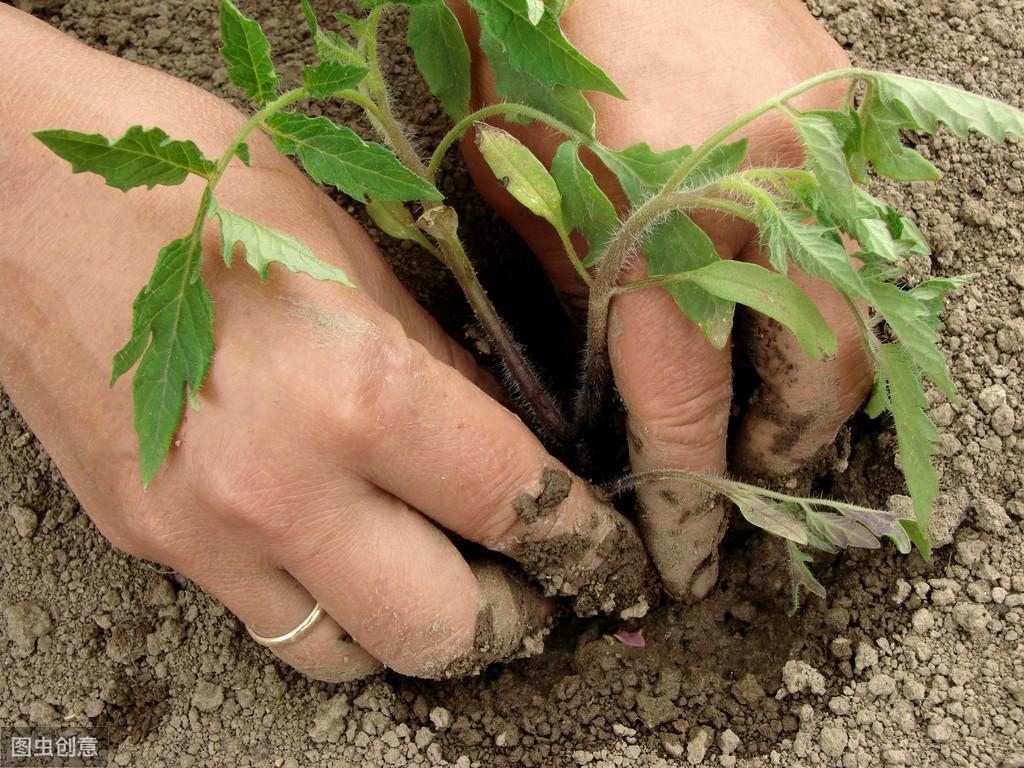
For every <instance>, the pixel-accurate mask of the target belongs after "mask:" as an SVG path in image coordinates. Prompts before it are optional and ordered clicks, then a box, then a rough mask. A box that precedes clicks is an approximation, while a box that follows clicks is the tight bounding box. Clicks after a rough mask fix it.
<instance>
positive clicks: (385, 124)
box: [352, 8, 589, 446]
mask: <svg viewBox="0 0 1024 768" xmlns="http://www.w3.org/2000/svg"><path fill="white" fill-rule="evenodd" d="M380 10H381V9H380V8H375V9H374V10H373V11H372V12H371V13H370V16H369V17H368V19H367V31H366V35H365V43H366V59H367V65H368V66H369V70H370V71H369V73H368V74H367V81H368V84H367V90H368V91H369V94H368V95H367V94H359V93H356V94H355V95H356V96H358V97H361V98H354V99H352V100H353V101H354V102H355V103H357V104H359V105H360V106H362V107H363V108H364V110H366V112H367V113H368V114H369V116H370V117H371V118H372V119H373V120H374V121H375V123H376V125H377V126H378V127H379V129H380V130H381V132H382V134H383V136H384V140H385V141H386V142H387V143H388V144H389V145H390V146H391V149H392V150H394V152H395V154H396V155H397V156H398V159H399V160H401V162H402V164H403V165H405V166H406V167H407V168H409V170H411V171H413V172H414V173H416V174H417V175H419V176H421V177H422V178H424V179H427V180H428V181H430V182H431V183H433V179H434V177H435V175H436V167H435V168H434V170H433V171H431V170H430V169H429V168H428V166H426V165H425V164H424V163H423V160H422V159H421V158H420V155H419V153H418V152H417V151H416V148H415V147H414V146H413V143H412V141H411V140H410V139H409V134H408V132H407V130H406V129H405V128H404V126H403V125H402V124H401V122H399V120H398V119H397V118H396V117H395V114H394V110H393V109H392V106H391V99H390V96H389V94H388V90H387V83H386V81H385V79H384V75H383V71H382V69H381V66H380V61H379V58H378V55H377V28H378V25H379V22H380ZM538 114H540V113H538ZM463 122H465V121H463ZM463 130H465V129H463ZM449 146H450V143H449ZM435 158H438V153H437V152H435V153H434V158H432V159H431V163H433V162H434V159H435ZM437 162H438V164H439V163H440V160H439V159H438V160H437ZM421 205H422V206H423V209H424V211H426V212H429V211H431V210H432V209H436V208H439V207H440V205H441V204H440V203H437V202H434V201H421ZM431 236H432V237H433V238H434V240H435V241H436V242H437V249H436V252H435V255H437V256H438V257H439V258H440V259H441V261H442V263H444V265H445V266H446V267H447V268H448V269H449V270H450V271H451V273H452V274H453V275H454V277H455V279H456V281H457V282H458V284H459V287H460V288H461V289H462V293H463V294H464V295H465V297H466V301H467V302H468V303H469V306H470V308H471V309H472V310H473V314H474V315H475V316H476V318H477V320H478V321H479V322H480V325H481V326H482V327H483V329H484V332H485V333H486V335H487V338H488V340H489V341H490V342H491V344H492V345H493V346H494V349H495V351H496V352H497V354H498V355H499V356H500V357H501V359H502V361H503V362H504V364H505V368H506V369H507V371H508V374H509V377H510V378H511V379H512V382H513V383H514V385H515V389H516V390H518V392H519V394H520V395H521V396H522V398H523V399H524V400H525V401H526V404H527V405H528V407H529V409H530V410H531V411H532V413H533V414H534V416H535V417H536V421H537V426H538V427H539V429H541V430H542V431H543V432H545V433H546V434H548V435H550V436H551V437H552V439H553V440H554V441H555V442H556V443H557V444H558V445H559V446H564V445H566V444H567V443H568V441H569V427H568V424H567V423H566V420H565V416H564V415H563V414H562V411H561V409H560V408H559V406H558V404H557V403H556V402H555V400H554V398H553V397H552V396H551V394H550V393H549V392H548V391H547V389H546V388H545V387H544V385H543V384H542V383H541V381H540V377H539V376H538V375H537V372H536V371H535V370H534V368H533V366H532V365H530V362H529V361H528V360H527V359H526V357H525V356H524V355H523V351H522V349H521V348H520V346H519V345H518V344H517V343H516V341H515V339H514V338H513V337H512V334H511V332H510V331H509V329H508V327H507V326H506V325H505V323H504V322H503V321H502V319H501V317H500V316H499V315H498V312H497V310H496V309H495V308H494V305H493V304H492V303H491V301H490V299H489V298H488V297H487V292H486V291H485V290H484V287H483V284H482V283H481V282H480V278H479V276H478V275H477V273H476V270H475V269H474V268H473V263H472V262H471V261H470V259H469V256H468V255H467V254H466V251H465V248H464V247H463V245H462V242H461V241H460V240H459V237H458V233H457V232H454V231H448V230H447V229H446V228H444V227H439V228H437V229H436V230H433V231H431ZM584 272H585V270H584ZM587 277H588V279H589V275H588V276H587Z"/></svg>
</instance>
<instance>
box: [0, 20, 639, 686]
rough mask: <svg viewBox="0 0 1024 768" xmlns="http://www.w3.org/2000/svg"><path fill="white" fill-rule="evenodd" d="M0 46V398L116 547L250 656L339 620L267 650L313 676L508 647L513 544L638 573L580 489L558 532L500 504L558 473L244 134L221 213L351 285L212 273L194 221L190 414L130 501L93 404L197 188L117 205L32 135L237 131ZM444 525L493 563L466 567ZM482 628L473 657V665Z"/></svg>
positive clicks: (380, 264) (34, 35)
mask: <svg viewBox="0 0 1024 768" xmlns="http://www.w3.org/2000/svg"><path fill="white" fill-rule="evenodd" d="M0 46H2V47H3V49H4V50H5V51H7V58H6V61H5V66H4V67H3V69H2V71H0V106H2V113H3V115H4V120H3V121H2V123H0V200H2V201H3V202H2V203H0V231H3V233H4V243H3V246H2V247H0V381H2V383H3V386H4V388H5V390H6V391H7V392H8V394H9V395H10V397H11V398H12V400H13V401H14V403H15V405H16V406H17V407H18V409H19V411H20V412H21V413H22V414H23V416H24V417H25V418H26V420H27V421H28V423H29V424H30V426H31V427H32V429H33V431H34V432H35V434H36V435H37V436H38V437H39V439H40V440H41V441H42V443H43V445H44V446H45V447H46V449H47V450H48V451H49V453H50V455H51V456H52V457H53V458H54V460H55V461H56V462H57V465H58V466H59V467H60V469H61V471H62V472H63V474H64V477H65V478H66V480H67V481H68V483H69V485H70V487H71V488H72V490H73V491H74V492H75V494H76V496H77V497H78V498H79V500H80V501H81V503H82V505H83V507H84V509H85V510H86V512H87V513H88V514H89V516H90V517H91V518H92V520H93V521H94V522H95V523H96V525H97V527H98V528H99V529H100V531H101V532H102V533H103V534H104V535H105V536H106V537H107V538H109V539H110V540H111V541H112V542H113V543H114V544H115V545H117V546H118V547H120V548H121V549H123V550H125V551H127V552H129V553H131V554H133V555H136V556H139V557H143V558H147V559H150V560H155V561H158V562H161V563H164V564H166V565H169V566H171V567H173V568H175V569H176V570H178V571H180V572H181V573H183V574H185V575H187V576H188V577H190V578H191V579H193V580H194V581H196V582H197V583H198V584H200V585H201V586H203V587H204V588H206V589H207V590H208V591H209V592H210V593H212V594H213V595H214V596H215V597H216V598H218V599H219V600H221V601H222V602H223V603H224V604H225V605H226V606H227V607H228V608H229V609H230V610H231V611H232V612H233V613H234V614H235V615H237V616H238V617H239V618H240V619H241V620H242V621H244V622H246V623H247V624H249V625H250V626H252V627H253V628H254V629H255V630H256V631H257V632H259V633H260V634H262V635H265V636H266V635H271V636H272V635H277V634H281V633H283V632H286V631H287V630H289V629H291V628H293V627H295V626H296V625H298V624H299V622H300V621H301V620H302V619H303V618H304V617H305V616H306V615H307V614H308V613H309V611H310V609H311V607H312V606H313V603H314V599H316V600H318V601H319V602H320V603H321V605H322V606H323V607H324V608H325V610H326V612H327V613H328V615H329V617H330V618H329V619H328V620H324V621H322V622H320V623H319V624H318V625H317V627H316V629H315V630H314V632H313V633H312V634H311V635H309V636H307V637H306V638H305V639H303V640H302V641H300V642H298V643H296V644H294V645H290V646H286V647H281V648H279V649H278V651H277V652H278V654H279V655H280V657H281V658H282V659H284V660H285V661H286V662H288V663H289V664H291V665H292V666H294V667H296V668H297V669H299V670H301V671H303V672H305V673H307V674H309V675H311V676H313V677H317V678H321V679H324V680H330V681H337V680H345V679H351V678H355V677H359V676H361V675H364V674H367V673H369V672H371V671H373V670H375V669H377V668H378V667H379V666H380V664H381V663H383V664H385V665H387V666H388V667H390V668H392V669H395V670H397V671H399V672H402V673H405V674H409V675H419V676H425V677H439V676H444V675H447V674H459V673H463V672H466V671H470V670H472V669H474V668H476V667H477V666H480V665H482V664H485V663H487V662H489V661H492V660H497V659H503V658H506V657H508V656H509V655H510V654H511V653H513V652H514V651H517V650H518V649H519V647H520V645H521V641H522V639H523V637H524V636H525V635H528V634H530V633H532V632H535V631H536V630H537V629H538V628H539V626H540V625H541V624H542V623H543V621H544V618H545V616H546V615H547V614H548V613H550V610H551V605H550V603H549V602H548V601H546V600H544V599H543V598H542V596H541V594H540V591H539V590H538V589H537V588H536V587H535V586H531V585H530V584H528V583H527V582H526V580H525V579H524V577H523V576H522V575H521V572H518V571H514V570H513V569H512V568H510V567H507V566H505V565H502V564H501V563H502V562H504V563H508V564H511V562H512V559H515V558H522V556H523V551H522V550H523V547H524V545H523V543H522V542H523V541H524V540H526V539H544V538H547V537H551V536H557V535H560V534H564V533H567V532H570V531H574V530H576V529H579V530H581V531H582V532H583V533H582V534H581V535H580V539H581V541H582V547H581V549H580V551H579V553H578V556H577V558H576V559H575V560H574V561H573V562H572V564H571V567H572V572H571V573H570V574H568V575H567V576H566V579H565V585H564V587H563V591H569V592H572V591H579V592H580V593H586V592H587V590H588V589H592V588H596V587H594V585H593V576H594V573H595V572H599V571H600V569H601V567H602V565H603V563H602V561H601V558H600V557H599V556H598V554H597V553H598V550H599V548H600V546H601V545H602V542H603V541H604V540H605V538H606V537H607V536H609V535H614V536H617V537H621V536H622V535H626V536H627V537H628V536H632V537H633V540H635V541H636V546H635V550H636V552H638V553H640V554H639V556H637V557H635V558H634V559H633V560H632V562H630V563H628V564H626V565H625V570H631V571H635V572H637V573H638V574H639V573H642V572H643V571H644V569H645V567H646V565H645V559H644V556H643V555H642V547H641V546H640V544H639V541H638V540H637V539H636V534H635V532H633V529H632V528H631V527H630V526H629V524H628V523H627V522H626V521H625V520H624V519H623V518H622V517H621V516H620V515H619V514H618V513H617V512H616V511H615V510H614V509H612V508H611V507H610V506H607V505H606V504H604V503H602V502H600V501H597V500H596V499H595V497H594V495H592V493H591V492H590V490H589V489H588V488H587V486H586V484H585V483H584V482H583V481H581V480H579V479H578V478H574V479H573V482H572V484H571V488H570V492H569V494H568V497H567V498H566V499H565V500H564V501H563V502H562V503H561V504H560V505H559V506H558V508H557V510H555V511H554V512H553V513H552V514H550V515H548V516H547V517H545V518H543V519H541V520H538V521H537V522H535V523H533V524H532V525H528V524H526V523H525V522H524V521H522V520H520V518H519V517H518V516H517V514H516V512H515V510H514V504H515V502H516V500H517V499H518V498H519V497H520V496H521V495H522V494H524V493H525V494H529V495H531V496H537V495H538V494H539V493H540V491H541V489H542V485H541V483H542V477H543V474H544V470H545V469H549V470H556V471H563V472H564V471H565V468H564V467H563V466H562V465H561V464H559V463H558V462H557V461H556V460H554V459H553V458H552V457H550V456H549V455H548V454H547V453H546V452H545V450H544V449H543V447H542V446H541V444H540V442H539V441H538V440H537V438H536V437H535V436H534V435H533V434H532V433H531V432H530V430H529V429H528V428H527V427H526V426H525V425H524V424H523V423H522V422H521V421H520V420H519V419H518V418H517V417H516V416H515V415H513V414H512V413H511V412H509V411H508V410H506V409H505V408H504V407H503V406H502V405H500V404H499V403H498V401H497V400H495V399H494V398H493V397H492V396H491V395H492V394H493V393H496V392H497V388H496V387H495V385H494V383H493V381H492V380H491V379H490V378H489V377H488V376H486V375H485V374H483V373H481V371H480V370H479V369H478V368H477V367H476V366H475V365H474V363H473V361H472V359H471V358H470V356H469V355H468V354H467V353H466V352H465V351H464V350H463V349H462V348H460V347H459V346H458V345H457V344H455V343H454V342H453V341H452V340H451V339H449V338H448V337H447V336H445V335H444V333H443V332H442V331H441V330H440V328H439V327H438V326H437V324H436V323H435V322H434V321H433V320H432V319H431V318H430V317H429V316H428V315H427V314H426V313H425V312H424V311H423V310H422V308H420V307H419V306H418V305H417V304H416V303H415V301H414V300H413V299H412V298H411V297H410V296H409V294H408V293H407V292H406V291H405V290H404V289H403V288H402V286H401V285H400V284H399V283H398V281H397V280H396V279H395V277H394V275H393V274H392V273H391V271H390V270H389V269H388V267H387V266H386V264H385V263H384V261H383V259H382V258H381V256H380V254H379V253H378V251H377V250H376V248H375V247H374V246H373V244H372V242H371V241H370V239H369V237H368V236H367V234H366V233H365V232H364V231H363V230H362V228H361V227H360V226H359V225H358V224H357V223H356V222H355V221H354V220H353V219H352V218H350V217H349V216H347V215H346V214H345V213H344V211H342V209H341V208H339V207H338V206H337V205H336V204H334V203H333V202H332V201H331V200H330V199H329V198H328V197H327V196H326V195H324V194H323V193H321V192H320V191H319V190H318V189H317V188H316V187H315V185H313V184H312V183H311V182H310V181H309V180H308V179H307V178H306V177H305V176H304V175H303V174H302V173H301V172H300V171H298V170H297V169H296V167H295V166H294V165H293V164H292V163H291V162H290V161H289V160H288V159H287V158H285V157H283V156H281V155H279V154H278V153H277V152H276V151H275V150H274V149H273V147H272V145H271V143H270V142H269V140H268V139H266V138H265V137H261V136H254V137H252V139H251V141H250V147H251V151H252V159H253V163H252V168H246V167H244V166H242V165H241V164H240V163H236V164H235V165H233V166H232V168H231V169H230V170H229V172H228V173H227V174H226V176H225V179H224V181H223V182H222V184H221V185H220V186H219V187H218V189H217V198H218V201H219V203H220V204H221V205H223V206H224V207H226V208H229V209H232V210H235V211H238V212H239V213H241V214H243V215H245V216H248V217H250V218H252V219H255V220H257V221H259V222H261V223H263V224H265V225H268V226H271V227H275V228H278V229H280V230H283V231H285V232H288V233H289V234H292V235H294V236H296V237H297V238H298V239H299V240H301V241H302V242H303V243H305V244H307V245H308V246H310V247H311V248H312V249H313V251H314V252H315V253H317V254H318V255H319V256H320V257H321V258H323V259H325V260H328V261H331V262H333V263H336V264H338V265H340V266H342V267H343V268H344V269H345V270H346V272H347V273H348V275H349V276H350V277H351V279H352V280H353V282H355V284H356V285H357V286H358V288H357V289H349V288H345V287H342V286H339V285H337V284H333V283H317V282H315V281H312V280H310V279H308V278H305V277H303V276H296V275H292V274H291V273H288V272H285V271H284V270H278V269H273V270H271V274H270V280H269V284H268V285H266V286H264V285H261V284H260V282H259V280H258V278H257V276H256V275H255V273H254V272H253V271H252V270H251V269H249V268H248V267H247V266H245V265H244V264H243V263H242V260H241V259H240V258H236V260H235V264H236V266H235V267H233V268H231V269H228V268H226V267H225V265H224V263H223V260H222V259H220V255H219V253H218V250H219V238H218V237H217V235H216V232H215V230H214V228H213V226H212V225H209V226H207V228H206V230H205V231H204V236H203V237H204V250H205V261H204V277H205V279H206V281H207V284H208V287H209V290H210V293H211V294H212V297H213V303H214V308H215V313H216V335H217V342H218V351H217V353H216V356H215V357H216V359H215V361H214V364H213V366H212V368H211V373H210V375H209V376H208V380H207V382H206V383H205V384H204V386H203V388H202V390H201V391H200V392H199V397H198V399H199V403H200V407H201V411H200V412H199V413H194V412H192V411H191V410H187V411H186V415H185V418H184V422H183V424H182V427H181V429H180V432H179V434H178V436H177V439H176V441H175V446H174V448H173V449H172V451H171V455H170V457H169V459H168V461H167V462H166V463H165V465H164V467H163V468H162V469H161V470H160V472H159V473H158V474H157V476H156V477H155V478H154V480H153V482H152V484H151V485H150V487H149V489H148V490H144V489H143V486H142V482H141V478H140V474H139V469H138V447H137V443H136V438H135V435H134V430H133V426H132V421H131V413H132V404H131V388H130V386H129V385H128V381H127V379H125V380H124V381H123V382H121V383H119V384H118V385H117V386H115V387H114V388H113V389H109V388H108V386H107V381H108V379H109V372H110V359H111V356H112V354H113V353H114V352H115V351H116V350H117V349H118V348H119V347H120V345H121V344H122V343H123V342H124V340H125V339H127V338H128V334H129V325H130V312H129V307H130V306H131V303H132V300H133V298H134V296H135V294H136V292H137V291H138V290H139V288H140V287H141V286H142V285H143V284H144V283H145V281H146V280H147V278H148V274H149V271H150V270H151V268H152V265H153V261H154V259H155V256H156V254H157V252H158V251H159V249H160V248H161V247H162V246H164V245H166V244H167V243H169V242H170V241H172V240H173V239H175V238H177V237H180V236H182V234H183V233H186V232H188V231H189V229H190V228H191V226H192V220H193V218H194V216H195V210H196V205H197V203H198V200H199V197H200V193H201V183H200V182H199V181H198V180H196V179H192V180H189V181H187V182H186V183H184V184H182V185H181V186H177V187H157V188H155V189H154V190H152V191H146V190H145V189H143V188H139V189H135V190H132V191H130V192H128V193H122V192H120V191H118V190H115V189H112V188H110V187H107V186H105V185H104V184H103V181H102V179H100V178H99V177H97V176H93V175H90V174H82V175H72V174H71V173H69V169H68V166H67V164H66V163H65V162H64V161H62V160H60V159H59V158H57V157H55V156H54V155H52V154H51V153H50V152H49V151H48V150H47V149H46V148H45V147H44V146H43V145H42V144H41V143H39V142H38V141H36V140H35V139H34V138H33V137H32V136H31V132H32V131H34V130H40V129H47V128H58V127H61V128H70V129H73V130H80V131H84V132H96V133H102V134H105V135H111V136H114V135H120V134H121V133H123V132H124V131H125V130H126V129H127V128H128V127H129V126H130V125H132V124H135V123H141V124H143V125H146V126H154V125H159V126H161V127H162V128H164V129H165V130H166V131H167V132H168V133H169V134H170V135H172V136H175V137H181V138H191V139H193V140H195V141H196V142H197V144H198V145H199V146H200V148H201V149H203V150H204V152H205V153H206V154H207V155H208V156H211V157H216V156H219V155H220V153H221V152H223V151H224V150H225V148H226V147H227V146H228V144H229V143H230V141H231V138H232V137H233V136H234V135H235V133H236V132H237V131H238V129H239V128H240V127H241V125H242V124H243V122H244V117H243V116H242V115H241V114H240V113H239V112H237V111H236V110H234V109H233V108H231V107H230V106H228V105H227V104H225V103H224V102H222V101H220V100H218V99H216V98H214V97H213V96H211V95H209V94H206V93H205V92H203V91H201V90H200V89H197V88H195V87H193V86H190V85H188V84H186V83H184V82H182V81H179V80H176V79H174V78H171V77H168V76H166V75H163V74H160V73H158V72H155V71H153V70H149V69H146V68H143V67H140V66H137V65H135V64H132V63H129V62H125V61H121V60H118V59H116V58H113V57H110V56H107V55H105V54H102V53H99V52H96V51H93V50H91V49H89V48H87V47H85V46H83V45H81V44H80V43H77V42H75V41H73V40H72V39H70V38H68V37H66V36H64V35H62V34H60V33H59V32H57V31H55V30H53V29H51V28H50V27H48V26H47V25H46V24H44V23H42V22H39V21H37V20H35V19H32V18H31V17H30V16H28V15H26V14H23V13H21V12H19V11H15V10H14V9H12V8H10V7H9V6H0ZM442 529H445V530H447V531H451V532H454V533H456V534H458V535H459V536H461V537H463V538H464V539H467V540H470V541H474V542H478V543H480V544H483V545H484V546H486V547H488V548H490V549H491V550H494V551H495V552H498V553H501V557H498V556H495V558H494V560H492V561H489V562H486V563H470V562H467V560H466V559H464V557H463V555H462V554H461V553H460V551H459V549H457V548H456V545H455V544H454V543H453V541H452V540H451V538H450V537H449V536H447V535H446V534H445V533H444V532H443V530H442ZM623 531H625V534H623ZM505 557H507V558H511V559H507V560H506V559H504V558H505ZM620 597H626V598H629V599H632V600H636V599H637V598H638V597H639V596H638V595H637V594H633V595H629V596H623V595H620ZM610 607H614V608H615V609H624V608H628V607H629V605H628V604H621V605H615V606H610ZM478 616H479V617H484V619H486V622H487V626H486V629H487V639H488V640H489V642H490V645H489V647H488V648H487V649H480V648H477V647H476V641H477V631H478ZM348 636H351V638H352V639H351V640H349V639H347V637H348Z"/></svg>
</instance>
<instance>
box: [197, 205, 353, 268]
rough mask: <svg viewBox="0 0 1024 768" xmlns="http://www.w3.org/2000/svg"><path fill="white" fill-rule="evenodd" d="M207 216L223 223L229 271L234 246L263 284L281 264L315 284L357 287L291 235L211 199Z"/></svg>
mask: <svg viewBox="0 0 1024 768" xmlns="http://www.w3.org/2000/svg"><path fill="white" fill-rule="evenodd" d="M206 215H207V218H210V219H212V218H213V217H215V216H216V217H217V219H219V221H220V240H221V254H222V255H223V257H224V263H225V264H227V265H228V266H229V267H230V266H231V259H232V256H233V255H234V252H235V246H237V245H238V244H241V245H242V246H243V247H244V248H245V260H246V261H247V262H248V263H249V266H251V267H252V268H253V269H255V270H256V272H257V273H258V274H259V276H260V280H261V281H262V282H266V281H267V270H268V269H269V268H270V265H271V264H281V265H282V266H284V267H287V268H288V269H290V270H291V271H292V272H297V273H301V274H304V275H309V276H310V277H312V278H314V279H316V280H333V281H334V282H336V283H341V284H342V285H347V286H348V287H349V288H354V287H355V286H354V285H353V284H352V283H351V281H349V279H348V276H347V275H346V274H345V272H344V270H342V269H340V268H338V267H336V266H334V265H333V264H328V263H326V262H324V261H321V260H320V259H318V258H317V257H316V254H314V253H313V251H311V250H310V249H309V248H307V247H306V246H305V245H303V244H302V243H300V242H299V241H298V240H296V239H295V238H294V237H292V236H291V235H289V234H286V233H284V232H278V231H277V230H275V229H270V228H269V227H265V226H263V225H262V224H257V223H256V222H255V221H252V220H251V219H247V218H246V217H245V216H241V215H239V214H237V213H234V212H232V211H229V210H227V209H225V208H221V207H220V206H219V205H218V204H217V202H216V200H214V199H213V198H212V197H211V198H210V206H209V209H208V211H207V214H206Z"/></svg>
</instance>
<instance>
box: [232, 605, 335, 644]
mask: <svg viewBox="0 0 1024 768" xmlns="http://www.w3.org/2000/svg"><path fill="white" fill-rule="evenodd" d="M323 617H324V609H323V608H321V607H320V603H316V604H315V605H314V606H313V610H311V611H310V612H309V615H308V616H306V618H304V619H303V620H302V622H301V623H300V624H299V625H298V626H297V627H295V629H292V630H289V631H288V632H285V633H284V634H282V635H274V636H268V635H261V634H259V633H258V632H256V631H255V630H254V629H253V628H252V627H250V626H249V625H248V624H246V625H245V628H246V630H247V631H248V632H249V636H250V637H252V639H253V640H255V641H256V642H257V643H258V644H260V645H262V646H265V647H267V648H280V647H281V646H282V645H291V644H292V643H297V642H299V640H301V639H302V638H304V637H305V636H306V635H308V634H309V633H310V632H312V631H313V629H314V628H315V627H316V625H317V624H318V623H319V622H320V619H322V618H323Z"/></svg>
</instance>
